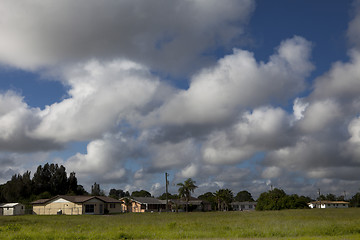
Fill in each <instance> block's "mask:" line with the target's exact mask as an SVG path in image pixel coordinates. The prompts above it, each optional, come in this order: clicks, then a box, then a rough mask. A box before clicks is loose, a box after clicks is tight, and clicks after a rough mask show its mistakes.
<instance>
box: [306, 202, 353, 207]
mask: <svg viewBox="0 0 360 240" xmlns="http://www.w3.org/2000/svg"><path fill="white" fill-rule="evenodd" d="M308 205H309V207H310V208H348V207H349V202H345V201H314V202H310V203H308Z"/></svg>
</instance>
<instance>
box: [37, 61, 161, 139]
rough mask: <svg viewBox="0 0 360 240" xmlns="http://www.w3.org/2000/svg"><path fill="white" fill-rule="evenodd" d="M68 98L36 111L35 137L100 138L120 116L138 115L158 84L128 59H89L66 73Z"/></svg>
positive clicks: (140, 67) (120, 118) (118, 120)
mask: <svg viewBox="0 0 360 240" xmlns="http://www.w3.org/2000/svg"><path fill="white" fill-rule="evenodd" d="M64 81H66V83H67V84H69V86H70V90H69V98H67V99H64V100H63V101H61V102H59V103H54V104H52V105H51V106H47V107H46V108H45V109H44V110H43V111H41V112H39V113H38V117H39V118H41V119H42V120H41V123H40V124H39V125H38V126H37V127H36V129H35V130H34V131H33V132H32V135H33V136H34V137H38V138H50V139H51V138H53V139H55V140H56V141H57V142H68V141H74V140H76V141H82V140H91V139H93V138H99V137H101V135H102V134H103V133H104V132H107V131H110V130H111V129H113V128H114V127H116V126H117V125H118V124H120V123H121V121H123V120H127V119H128V118H131V116H133V115H137V114H138V112H139V111H141V110H142V108H143V107H145V106H146V105H147V104H148V103H149V102H150V101H151V99H152V97H153V96H154V94H155V92H156V90H157V87H158V85H159V81H158V79H156V78H155V77H153V76H152V75H151V74H150V73H149V70H148V69H146V68H145V67H143V66H141V65H138V64H135V63H133V62H129V61H125V60H124V61H122V60H116V61H112V62H108V63H103V64H101V63H99V62H98V61H90V62H89V63H87V64H84V65H80V66H76V67H74V68H73V69H71V70H70V71H68V73H67V74H66V76H65V80H64Z"/></svg>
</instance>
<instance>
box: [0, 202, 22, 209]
mask: <svg viewBox="0 0 360 240" xmlns="http://www.w3.org/2000/svg"><path fill="white" fill-rule="evenodd" d="M16 205H22V204H21V203H2V204H0V208H4V207H15V206H16Z"/></svg>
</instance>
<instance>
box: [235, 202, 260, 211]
mask: <svg viewBox="0 0 360 240" xmlns="http://www.w3.org/2000/svg"><path fill="white" fill-rule="evenodd" d="M256 204H257V202H232V203H230V205H231V206H232V209H233V210H234V211H252V210H255V208H256Z"/></svg>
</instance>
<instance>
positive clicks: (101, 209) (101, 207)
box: [99, 204, 104, 214]
mask: <svg viewBox="0 0 360 240" xmlns="http://www.w3.org/2000/svg"><path fill="white" fill-rule="evenodd" d="M99 207H100V214H104V205H102V204H100V206H99Z"/></svg>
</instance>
